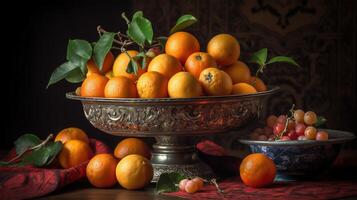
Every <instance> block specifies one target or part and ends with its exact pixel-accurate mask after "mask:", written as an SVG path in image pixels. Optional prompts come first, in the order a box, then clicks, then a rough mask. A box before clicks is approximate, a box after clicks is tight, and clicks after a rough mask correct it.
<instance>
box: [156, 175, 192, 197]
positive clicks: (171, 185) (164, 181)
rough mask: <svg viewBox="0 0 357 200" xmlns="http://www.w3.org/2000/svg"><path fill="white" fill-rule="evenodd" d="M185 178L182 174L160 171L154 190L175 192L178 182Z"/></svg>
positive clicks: (157, 192) (157, 191)
mask: <svg viewBox="0 0 357 200" xmlns="http://www.w3.org/2000/svg"><path fill="white" fill-rule="evenodd" d="M184 178H186V177H185V176H184V175H182V174H180V173H177V172H171V173H162V174H161V175H160V177H159V180H158V181H157V183H156V188H155V192H156V194H159V193H161V192H176V191H178V189H179V187H178V184H179V182H180V181H181V180H182V179H184Z"/></svg>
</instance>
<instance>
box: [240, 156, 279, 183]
mask: <svg viewBox="0 0 357 200" xmlns="http://www.w3.org/2000/svg"><path fill="white" fill-rule="evenodd" d="M239 172H240V178H241V179H242V181H243V183H244V184H246V185H248V186H250V187H255V188H256V187H264V186H267V185H270V184H272V183H273V182H274V178H275V175H276V167H275V164H274V161H273V160H272V159H270V158H269V157H267V156H266V155H264V154H262V153H253V154H250V155H248V156H247V157H245V158H244V159H243V161H242V163H241V164H240V167H239Z"/></svg>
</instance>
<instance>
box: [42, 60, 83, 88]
mask: <svg viewBox="0 0 357 200" xmlns="http://www.w3.org/2000/svg"><path fill="white" fill-rule="evenodd" d="M76 68H79V66H78V65H75V64H74V63H72V62H65V63H63V64H62V65H60V66H59V67H57V68H56V69H55V70H54V71H53V72H52V75H51V78H50V80H49V81H48V84H47V87H46V88H48V87H49V86H50V85H52V84H54V83H57V82H58V81H60V80H62V79H64V78H66V76H67V75H68V74H70V73H71V72H72V71H73V70H75V69H76Z"/></svg>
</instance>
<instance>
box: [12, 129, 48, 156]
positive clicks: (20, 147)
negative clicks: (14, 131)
mask: <svg viewBox="0 0 357 200" xmlns="http://www.w3.org/2000/svg"><path fill="white" fill-rule="evenodd" d="M40 143H41V140H40V138H38V137H37V136H36V135H34V134H24V135H22V136H20V137H19V138H17V139H16V140H15V142H14V144H15V149H16V154H17V155H20V154H22V153H24V152H25V151H27V150H28V149H30V148H32V147H34V146H36V145H39V144H40Z"/></svg>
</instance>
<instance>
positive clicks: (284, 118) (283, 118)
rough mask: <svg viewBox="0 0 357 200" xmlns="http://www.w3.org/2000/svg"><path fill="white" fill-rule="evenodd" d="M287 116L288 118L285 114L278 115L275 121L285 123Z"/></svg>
mask: <svg viewBox="0 0 357 200" xmlns="http://www.w3.org/2000/svg"><path fill="white" fill-rule="evenodd" d="M287 118H288V117H287V116H286V115H280V116H279V117H278V120H277V123H281V124H285V123H286V119H287Z"/></svg>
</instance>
